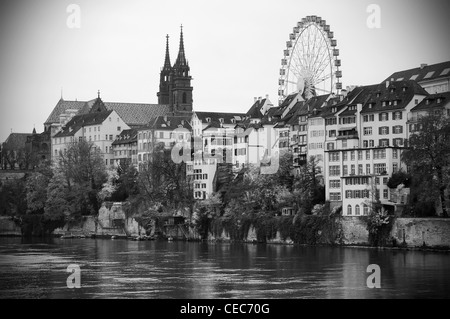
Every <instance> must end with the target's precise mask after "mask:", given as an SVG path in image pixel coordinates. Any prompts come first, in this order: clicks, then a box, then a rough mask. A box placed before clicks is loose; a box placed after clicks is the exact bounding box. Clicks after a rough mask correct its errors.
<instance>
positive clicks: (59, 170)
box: [54, 140, 108, 215]
mask: <svg viewBox="0 0 450 319" xmlns="http://www.w3.org/2000/svg"><path fill="white" fill-rule="evenodd" d="M54 170H55V175H56V174H57V175H58V178H63V179H64V181H65V183H64V185H65V186H66V187H67V193H66V195H65V196H66V197H65V198H64V199H65V200H66V201H68V202H69V203H70V206H71V207H72V208H73V210H74V211H73V213H74V214H75V213H76V214H80V215H89V214H95V213H97V212H98V210H99V209H100V204H101V203H100V201H101V200H100V198H99V196H98V195H99V192H100V191H101V190H102V188H103V185H104V184H105V183H106V182H107V178H108V174H107V171H106V166H105V163H104V161H103V158H102V156H101V154H100V150H99V149H98V148H97V147H96V146H95V145H94V144H93V143H92V142H87V141H85V140H82V141H80V142H75V143H72V144H71V145H70V146H69V148H68V150H67V152H65V153H63V152H60V154H59V158H58V163H57V165H56V167H55V169H54Z"/></svg>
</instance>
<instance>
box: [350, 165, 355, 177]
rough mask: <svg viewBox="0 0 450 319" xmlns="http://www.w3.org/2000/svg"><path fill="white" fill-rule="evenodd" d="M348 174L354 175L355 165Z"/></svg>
mask: <svg viewBox="0 0 450 319" xmlns="http://www.w3.org/2000/svg"><path fill="white" fill-rule="evenodd" d="M350 174H351V175H355V164H352V166H351V172H350Z"/></svg>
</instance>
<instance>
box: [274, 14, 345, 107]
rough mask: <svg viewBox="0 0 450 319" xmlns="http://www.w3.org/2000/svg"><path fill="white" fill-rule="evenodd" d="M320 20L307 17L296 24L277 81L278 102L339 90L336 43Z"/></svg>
mask: <svg viewBox="0 0 450 319" xmlns="http://www.w3.org/2000/svg"><path fill="white" fill-rule="evenodd" d="M333 37H334V34H333V32H332V31H331V30H330V26H329V25H328V24H326V21H325V20H323V19H322V18H321V17H317V16H307V17H305V18H303V19H302V20H301V21H299V22H298V23H297V25H296V26H295V27H294V29H293V32H292V33H291V34H289V41H287V42H286V49H285V50H284V57H283V59H282V60H281V68H280V78H279V80H278V85H279V87H278V102H279V104H280V105H281V103H283V101H284V99H285V98H286V97H287V96H288V95H290V94H292V93H296V92H299V93H301V94H302V96H303V98H304V99H305V100H307V99H309V98H311V97H313V96H316V95H322V94H329V93H337V94H339V92H340V90H341V89H342V83H340V78H341V77H342V71H340V70H339V67H340V66H341V60H340V59H339V49H337V48H336V46H337V40H336V39H334V38H333Z"/></svg>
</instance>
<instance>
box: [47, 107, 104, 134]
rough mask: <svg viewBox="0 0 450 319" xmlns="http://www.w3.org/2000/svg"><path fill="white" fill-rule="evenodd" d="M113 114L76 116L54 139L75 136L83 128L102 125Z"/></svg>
mask: <svg viewBox="0 0 450 319" xmlns="http://www.w3.org/2000/svg"><path fill="white" fill-rule="evenodd" d="M112 112H113V111H106V112H98V113H88V114H81V115H75V116H74V117H73V118H72V119H71V120H70V121H69V122H68V123H67V124H66V125H65V126H64V127H63V128H62V130H61V131H60V132H58V133H57V134H56V135H55V136H54V137H64V136H74V135H75V133H76V132H78V131H79V130H80V129H81V128H82V127H83V126H88V125H98V124H102V123H103V122H104V121H105V120H106V119H107V118H108V116H109V115H110V114H111V113H112Z"/></svg>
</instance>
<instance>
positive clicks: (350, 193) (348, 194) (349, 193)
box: [345, 191, 353, 198]
mask: <svg viewBox="0 0 450 319" xmlns="http://www.w3.org/2000/svg"><path fill="white" fill-rule="evenodd" d="M352 195H353V192H352V191H345V198H352Z"/></svg>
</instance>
